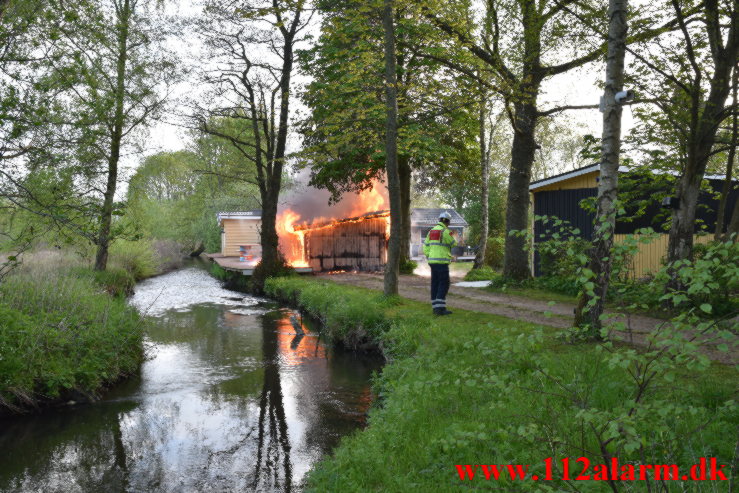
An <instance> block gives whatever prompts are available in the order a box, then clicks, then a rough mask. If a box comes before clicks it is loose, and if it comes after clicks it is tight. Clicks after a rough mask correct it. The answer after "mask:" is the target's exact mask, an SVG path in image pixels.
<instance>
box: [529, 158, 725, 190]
mask: <svg viewBox="0 0 739 493" xmlns="http://www.w3.org/2000/svg"><path fill="white" fill-rule="evenodd" d="M631 169H633V168H630V167H628V166H619V167H618V171H619V172H621V173H626V172H627V171H630V170H631ZM594 171H600V164H598V165H592V166H586V167H584V168H579V169H576V170H572V171H570V172H569V173H564V174H561V175H557V176H553V177H551V178H548V179H545V180H541V181H538V182H536V183H533V184H531V185H529V191H531V190H536V189H537V188H541V187H545V186H547V185H551V184H552V183H557V182H560V181H563V180H569V179H570V178H574V177H576V176H580V175H586V174H588V173H592V172H594ZM652 173H655V174H663V173H667V174H670V175H675V176H677V175H678V173H677V172H676V171H663V170H652ZM703 179H704V180H725V179H726V176H724V175H704V176H703Z"/></svg>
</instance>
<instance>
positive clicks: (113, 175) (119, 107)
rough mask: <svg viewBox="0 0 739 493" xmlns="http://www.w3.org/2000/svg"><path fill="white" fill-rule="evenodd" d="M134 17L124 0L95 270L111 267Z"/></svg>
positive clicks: (119, 14) (120, 16)
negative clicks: (106, 177) (131, 20)
mask: <svg viewBox="0 0 739 493" xmlns="http://www.w3.org/2000/svg"><path fill="white" fill-rule="evenodd" d="M130 18H131V7H130V3H129V0H124V2H123V8H122V9H121V10H120V12H119V13H118V29H119V31H118V61H117V66H116V92H115V98H116V101H115V116H114V121H113V129H112V132H111V136H110V155H109V156H108V180H107V183H106V186H105V194H104V196H103V197H104V198H103V208H102V210H101V211H100V229H99V231H98V236H97V247H98V248H97V254H96V255H95V270H97V271H104V270H105V269H106V268H107V266H108V248H109V246H110V241H111V238H110V228H111V224H112V222H113V205H114V200H115V191H116V187H117V185H118V161H119V160H120V157H121V141H122V140H123V125H124V123H125V115H124V112H123V103H124V100H125V98H126V63H127V61H128V24H129V21H130Z"/></svg>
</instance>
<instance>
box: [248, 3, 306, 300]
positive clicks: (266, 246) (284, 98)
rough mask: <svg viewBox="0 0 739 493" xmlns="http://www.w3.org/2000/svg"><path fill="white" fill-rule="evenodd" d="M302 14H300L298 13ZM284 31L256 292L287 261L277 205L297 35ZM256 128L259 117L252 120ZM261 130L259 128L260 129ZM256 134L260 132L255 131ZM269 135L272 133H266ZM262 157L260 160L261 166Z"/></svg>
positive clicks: (264, 179)
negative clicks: (283, 249) (278, 108)
mask: <svg viewBox="0 0 739 493" xmlns="http://www.w3.org/2000/svg"><path fill="white" fill-rule="evenodd" d="M296 16H297V17H298V18H299V16H300V14H299V13H296ZM280 29H281V30H282V32H283V36H284V39H285V44H284V47H283V53H282V71H281V74H280V115H279V120H278V127H277V139H276V143H275V152H274V156H272V158H271V161H270V158H269V157H267V166H265V167H264V170H263V172H262V173H261V176H260V178H259V179H260V180H261V181H262V182H263V183H261V184H260V191H261V198H262V228H261V243H260V244H261V246H262V260H261V262H260V263H259V265H258V266H257V269H255V270H254V275H253V276H252V289H253V290H254V292H255V293H258V294H261V293H263V292H264V283H265V281H266V280H267V278H269V277H271V276H273V275H274V274H276V273H277V272H278V271H279V270H280V269H282V268H283V267H284V265H285V262H284V259H283V258H282V255H281V254H280V250H279V246H280V242H279V237H278V235H277V227H276V226H277V205H278V201H279V197H280V189H281V188H282V169H283V167H284V164H285V148H286V144H287V130H288V124H289V121H288V118H289V115H290V113H289V104H290V79H291V76H292V68H293V43H294V37H293V34H291V32H288V31H286V30H284V28H282V27H281V28H280ZM252 125H253V127H254V128H256V127H257V125H256V118H255V119H254V121H253V122H252ZM256 131H257V132H258V130H256ZM255 135H256V134H255ZM265 137H268V136H267V135H265ZM260 142H261V141H260V140H258V139H257V152H260V150H261V145H260ZM260 162H261V160H258V161H257V166H259V163H260Z"/></svg>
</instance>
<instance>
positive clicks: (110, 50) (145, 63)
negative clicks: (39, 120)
mask: <svg viewBox="0 0 739 493" xmlns="http://www.w3.org/2000/svg"><path fill="white" fill-rule="evenodd" d="M57 14H58V15H60V16H63V17H65V18H67V19H70V20H71V22H70V25H69V26H67V27H66V28H65V29H63V30H61V33H60V38H59V42H58V43H59V44H60V45H62V46H63V48H64V50H65V51H66V52H68V53H70V56H69V58H68V61H67V63H66V66H64V67H60V68H58V69H57V77H58V78H59V81H60V83H62V84H66V85H68V87H70V91H69V98H68V100H67V105H66V108H65V109H66V115H67V118H68V120H71V121H70V122H69V124H68V125H66V128H65V131H67V132H69V133H70V135H71V136H72V141H73V143H74V155H73V156H71V159H70V160H69V161H67V162H66V163H62V165H63V166H66V167H67V168H68V169H70V170H72V171H73V173H74V174H75V176H76V178H75V183H76V186H77V189H78V190H77V193H78V195H79V196H80V197H84V196H86V197H89V199H88V200H87V207H88V208H89V210H90V212H91V213H92V214H94V216H96V222H97V225H96V231H94V232H92V233H90V234H87V235H86V236H87V237H89V238H90V239H91V240H92V241H93V242H94V244H95V245H96V248H97V253H96V256H95V266H94V268H95V270H105V269H106V266H107V262H108V249H109V246H110V243H111V242H112V240H113V239H114V238H115V236H116V235H117V232H116V231H115V230H114V229H113V217H114V216H115V215H120V214H121V212H120V211H121V208H122V206H123V204H121V203H117V202H116V192H117V189H118V183H119V181H120V179H121V176H120V162H121V156H122V152H124V149H126V148H127V147H129V146H131V145H133V144H135V143H136V142H137V137H141V136H142V135H143V132H145V129H146V127H147V126H148V125H149V124H151V122H152V121H153V120H154V119H155V118H157V117H158V116H159V115H160V114H161V112H162V111H163V109H164V104H165V102H166V100H167V96H168V90H169V87H170V85H171V84H172V83H173V82H174V81H175V80H176V76H177V75H176V74H177V71H176V70H175V68H176V66H175V63H174V60H173V58H172V57H171V56H169V55H168V51H167V49H166V46H165V44H164V34H166V31H165V30H164V29H163V26H162V25H161V24H157V23H156V21H157V20H158V19H159V18H158V16H157V12H156V2H155V1H154V0H151V1H149V0H107V1H106V2H102V3H95V4H90V5H89V6H87V8H85V9H79V6H69V7H66V6H63V7H62V10H60V11H59V12H57ZM67 77H69V79H67Z"/></svg>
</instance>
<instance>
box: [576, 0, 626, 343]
mask: <svg viewBox="0 0 739 493" xmlns="http://www.w3.org/2000/svg"><path fill="white" fill-rule="evenodd" d="M627 8H628V0H610V2H609V5H608V18H609V19H610V22H609V26H608V55H607V60H606V82H605V93H604V95H603V98H604V106H605V108H604V111H603V139H602V144H601V145H602V147H601V164H600V182H599V183H598V204H597V205H598V211H597V215H596V225H595V231H594V235H595V236H594V238H593V247H592V249H591V251H590V262H589V264H588V267H589V268H590V270H591V271H592V272H593V278H592V286H591V285H590V283H587V284H586V285H585V287H584V290H583V294H582V295H581V298H580V303H579V304H578V307H577V311H576V313H575V325H576V326H583V325H588V326H589V327H590V332H591V334H592V335H595V336H597V335H598V334H599V332H600V328H601V321H600V316H601V315H602V313H603V307H604V304H605V299H606V294H607V292H608V284H609V282H610V277H611V266H612V256H611V250H612V247H613V234H614V230H615V227H616V195H617V192H618V165H619V155H620V153H621V113H622V106H621V104H619V103H617V102H616V98H615V95H616V93H618V92H619V91H621V90H623V83H624V55H625V53H626V31H627V24H626V10H627Z"/></svg>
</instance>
